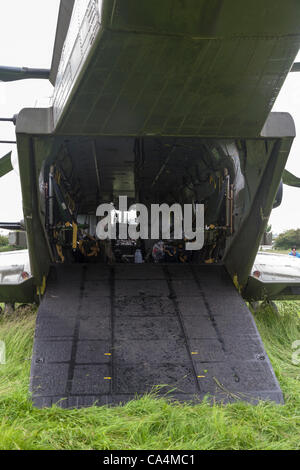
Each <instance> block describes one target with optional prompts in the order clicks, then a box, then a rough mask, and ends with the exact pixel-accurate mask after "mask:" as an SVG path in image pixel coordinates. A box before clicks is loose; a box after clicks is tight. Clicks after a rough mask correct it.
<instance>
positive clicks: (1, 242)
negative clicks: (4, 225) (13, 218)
mask: <svg viewBox="0 0 300 470" xmlns="http://www.w3.org/2000/svg"><path fill="white" fill-rule="evenodd" d="M8 243H9V242H8V237H5V236H4V235H0V247H1V246H7V245H8Z"/></svg>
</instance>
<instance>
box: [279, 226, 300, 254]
mask: <svg viewBox="0 0 300 470" xmlns="http://www.w3.org/2000/svg"><path fill="white" fill-rule="evenodd" d="M294 245H295V246H296V247H300V228H298V229H297V230H286V231H285V232H283V233H281V234H280V235H278V237H277V238H276V240H275V247H276V248H283V249H285V250H287V249H289V248H291V247H292V246H294Z"/></svg>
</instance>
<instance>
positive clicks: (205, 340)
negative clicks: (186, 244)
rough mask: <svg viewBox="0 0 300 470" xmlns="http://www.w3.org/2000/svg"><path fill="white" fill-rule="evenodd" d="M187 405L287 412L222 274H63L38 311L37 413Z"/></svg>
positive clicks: (112, 270)
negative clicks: (241, 405) (156, 398)
mask: <svg viewBox="0 0 300 470" xmlns="http://www.w3.org/2000/svg"><path fill="white" fill-rule="evenodd" d="M151 390H155V391H156V393H158V394H159V395H163V396H166V397H167V398H172V399H176V400H180V401H193V402H197V401H199V400H202V399H203V398H204V396H206V395H209V396H210V397H211V399H214V400H217V401H222V402H229V401H234V400H247V401H250V402H253V403H255V402H257V400H258V399H263V400H273V401H275V402H277V403H282V402H283V398H282V393H281V390H280V388H279V385H278V382H277V380H276V377H275V375H274V372H273V369H272V367H271V364H270V362H269V359H268V357H267V355H266V352H265V350H264V347H263V345H262V342H261V339H260V337H259V334H258V331H257V329H256V326H255V323H254V320H253V318H252V315H251V313H250V312H249V310H248V309H247V307H246V305H245V303H244V302H243V299H242V298H241V297H240V295H239V294H238V292H237V291H236V289H235V287H234V286H233V284H232V281H231V279H230V278H229V276H228V274H227V273H226V272H225V270H224V268H223V267H221V266H187V265H186V266H183V265H157V266H156V265H146V264H145V265H116V266H112V267H110V266H104V265H84V266H83V265H72V266H59V267H57V268H55V271H54V273H53V274H52V276H51V279H50V280H49V283H48V288H47V292H46V295H45V297H44V300H43V302H42V304H41V306H40V308H39V312H38V318H37V325H36V335H35V343H34V353H33V358H32V369H31V391H32V393H33V401H34V404H35V405H36V406H38V407H44V406H51V405H52V404H54V403H58V404H59V405H60V406H62V407H84V406H91V405H93V404H98V405H104V404H118V403H124V402H126V401H128V400H130V399H132V398H134V397H135V396H137V395H142V394H144V393H145V392H149V391H151Z"/></svg>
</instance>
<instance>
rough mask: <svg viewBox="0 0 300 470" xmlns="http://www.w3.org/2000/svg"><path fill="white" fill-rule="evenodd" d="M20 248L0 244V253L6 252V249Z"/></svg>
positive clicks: (16, 249)
mask: <svg viewBox="0 0 300 470" xmlns="http://www.w3.org/2000/svg"><path fill="white" fill-rule="evenodd" d="M21 249H22V248H16V247H15V246H10V245H6V246H0V253H7V252H8V251H18V250H21Z"/></svg>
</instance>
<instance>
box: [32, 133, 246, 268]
mask: <svg viewBox="0 0 300 470" xmlns="http://www.w3.org/2000/svg"><path fill="white" fill-rule="evenodd" d="M236 145H237V144H236V143H235V142H232V141H226V140H224V141H217V140H212V139H201V140H199V139H188V138H187V139H174V138H173V139H172V138H157V137H145V138H133V137H119V138H116V137H93V138H91V137H71V138H68V139H67V138H64V139H62V140H61V142H60V144H57V145H56V149H57V150H56V152H55V153H53V154H51V156H50V157H48V158H47V159H46V160H45V161H44V162H43V166H42V170H41V175H40V203H41V204H40V206H41V216H42V219H43V220H44V225H45V229H46V232H47V236H48V240H49V245H50V247H51V252H52V256H53V258H54V259H55V261H56V262H58V263H62V262H63V263H78V262H109V263H112V262H134V259H135V253H136V250H141V252H142V258H143V261H148V262H155V261H158V260H157V259H156V258H155V256H154V255H153V246H154V245H155V243H156V242H157V241H159V240H158V239H156V240H153V239H152V240H151V228H150V227H149V237H150V239H149V240H140V239H139V240H137V241H135V240H130V239H127V240H122V239H121V240H120V238H119V237H118V239H117V240H112V241H111V243H109V242H108V241H106V242H104V241H101V240H99V239H98V238H97V236H96V226H97V223H98V222H99V218H97V217H96V211H97V207H98V206H99V204H102V203H108V204H112V205H113V206H114V207H115V208H116V209H117V210H118V204H119V203H118V199H119V196H127V198H128V208H129V207H130V206H132V205H134V204H136V203H141V204H144V205H145V206H146V207H147V209H149V214H150V212H151V205H152V204H159V205H161V204H167V205H169V206H170V207H171V206H172V205H173V204H180V205H181V206H182V208H183V207H184V205H185V204H191V205H193V206H195V204H203V205H204V211H205V216H204V219H205V227H204V246H203V248H202V249H201V250H199V251H194V252H192V253H187V252H186V250H185V248H184V246H185V241H184V235H183V238H182V240H180V239H179V240H178V239H174V237H173V235H174V233H173V232H174V224H173V222H172V217H173V215H174V214H173V213H172V212H171V221H170V226H171V236H170V238H169V239H163V240H162V242H163V246H164V249H163V256H161V257H160V261H161V262H162V261H164V262H178V263H189V262H196V263H205V264H214V263H220V262H221V261H222V258H223V255H224V252H225V250H226V246H227V244H228V242H229V241H230V239H232V237H233V235H234V225H235V224H236V223H238V221H239V219H240V217H241V213H242V203H243V201H242V198H241V194H240V193H241V192H243V189H244V177H243V175H242V172H241V168H240V159H239V150H238V148H237V146H236ZM128 216H129V218H128ZM126 218H127V220H125V219H126ZM124 222H125V223H131V224H135V223H136V222H135V217H134V212H133V211H131V214H126V213H125V214H120V213H118V212H117V211H116V212H115V223H116V224H117V225H119V224H120V223H124ZM150 222H151V218H150V217H149V224H150ZM117 233H118V230H117ZM160 235H161V236H162V234H160ZM108 245H110V247H108Z"/></svg>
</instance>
